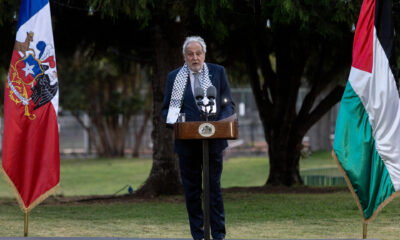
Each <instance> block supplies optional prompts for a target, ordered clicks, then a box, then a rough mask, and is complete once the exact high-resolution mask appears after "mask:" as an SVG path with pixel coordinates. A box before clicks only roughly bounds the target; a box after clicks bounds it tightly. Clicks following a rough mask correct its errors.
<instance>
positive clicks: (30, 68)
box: [22, 63, 35, 77]
mask: <svg viewBox="0 0 400 240" xmlns="http://www.w3.org/2000/svg"><path fill="white" fill-rule="evenodd" d="M34 67H35V65H29V63H26V66H25V67H24V68H23V69H22V70H24V71H25V77H26V76H28V75H29V74H32V75H33V73H34V72H33V68H34Z"/></svg>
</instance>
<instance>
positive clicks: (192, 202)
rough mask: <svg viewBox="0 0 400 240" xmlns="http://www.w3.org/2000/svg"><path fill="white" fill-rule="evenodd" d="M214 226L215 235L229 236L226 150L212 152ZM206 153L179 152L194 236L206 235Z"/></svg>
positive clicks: (211, 189)
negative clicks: (224, 167)
mask: <svg viewBox="0 0 400 240" xmlns="http://www.w3.org/2000/svg"><path fill="white" fill-rule="evenodd" d="M209 162H210V227H211V235H212V237H213V238H214V239H223V238H225V233H226V231H225V213H224V205H223V201H222V192H221V173H222V153H220V154H210V157H209ZM202 166H203V156H202V155H201V154H198V155H194V156H182V155H179V167H180V173H181V179H182V183H183V188H184V191H185V198H186V209H187V212H188V215H189V223H190V231H191V233H192V236H193V238H194V239H201V238H204V230H203V210H202V200H201V195H202Z"/></svg>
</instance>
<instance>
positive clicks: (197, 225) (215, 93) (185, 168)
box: [162, 36, 235, 239]
mask: <svg viewBox="0 0 400 240" xmlns="http://www.w3.org/2000/svg"><path fill="white" fill-rule="evenodd" d="M206 51H207V48H206V44H205V42H204V40H203V39H202V38H201V37H198V36H191V37H187V38H186V40H185V42H184V43H183V47H182V53H183V58H184V61H185V63H184V65H183V66H181V67H179V68H178V69H175V70H173V71H172V72H170V73H169V74H168V77H167V84H166V88H165V95H164V103H163V108H162V115H163V117H164V119H165V120H166V123H167V125H172V124H174V123H176V122H177V121H178V118H179V121H204V120H205V119H204V116H205V112H207V115H209V116H210V117H209V118H208V120H215V121H217V120H221V119H224V118H227V117H229V116H231V115H232V114H234V112H235V104H234V102H233V100H232V96H231V91H230V87H229V83H228V79H227V75H226V72H225V68H224V67H223V66H220V65H217V64H211V63H205V62H204V60H205V56H206ZM182 116H184V117H182ZM193 131H195V129H193ZM227 146H228V144H227V141H226V140H223V139H214V140H210V141H209V168H210V173H209V175H210V177H209V181H210V226H211V235H212V237H213V239H224V238H225V234H226V231H225V213H224V206H223V201H222V193H221V173H222V156H223V150H224V149H225V148H226V147H227ZM174 150H175V152H176V153H177V154H178V157H179V167H180V174H181V179H182V183H183V188H184V192H185V199H186V208H187V212H188V216H189V223H190V231H191V234H192V236H193V239H202V238H204V230H203V226H204V222H203V210H202V201H201V194H202V164H203V163H202V161H203V158H202V141H201V140H179V139H176V140H175V144H174Z"/></svg>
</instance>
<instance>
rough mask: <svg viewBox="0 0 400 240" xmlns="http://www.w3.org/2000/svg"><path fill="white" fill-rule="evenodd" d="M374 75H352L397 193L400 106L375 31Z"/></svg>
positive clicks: (399, 181)
mask: <svg viewBox="0 0 400 240" xmlns="http://www.w3.org/2000/svg"><path fill="white" fill-rule="evenodd" d="M373 59H374V62H373V69H372V74H371V73H368V72H364V71H361V70H359V69H356V68H352V69H351V72H350V76H349V81H350V84H351V86H352V88H353V90H354V91H355V92H356V93H357V95H358V96H359V97H360V99H361V101H362V103H363V105H364V107H365V110H366V111H367V113H368V117H369V122H370V124H371V127H372V129H373V136H374V139H375V143H376V150H377V151H378V153H379V155H380V156H381V158H382V160H383V161H384V163H385V165H386V168H387V170H388V172H389V174H390V177H391V180H392V183H393V186H394V188H395V190H396V191H398V190H400V104H399V101H400V99H399V94H398V91H397V86H396V83H395V80H394V76H393V73H392V71H391V69H390V67H389V66H390V65H389V60H388V58H387V56H386V54H385V51H384V50H383V48H382V46H381V44H380V42H379V40H378V38H377V35H376V29H374V57H373Z"/></svg>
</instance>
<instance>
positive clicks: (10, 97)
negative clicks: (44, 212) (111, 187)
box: [2, 0, 60, 212]
mask: <svg viewBox="0 0 400 240" xmlns="http://www.w3.org/2000/svg"><path fill="white" fill-rule="evenodd" d="M57 110H58V77H57V69H56V59H55V51H54V42H53V31H52V27H51V15H50V6H49V1H48V0H22V1H21V8H20V12H19V17H18V27H17V35H16V41H15V45H14V49H13V53H12V58H11V64H10V69H9V72H8V78H7V80H6V84H5V88H4V135H3V147H2V168H3V173H4V176H5V178H6V180H7V182H8V183H9V184H10V186H11V187H12V189H13V190H14V192H15V194H16V196H17V200H18V202H19V204H20V207H21V209H22V210H23V211H24V212H28V211H29V210H31V209H32V208H33V207H35V206H36V205H37V204H39V203H40V202H41V201H43V200H44V199H45V198H46V197H48V196H49V195H50V194H52V193H53V192H54V191H55V190H56V188H57V186H58V184H59V180H60V153H59V136H58V124H57Z"/></svg>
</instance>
